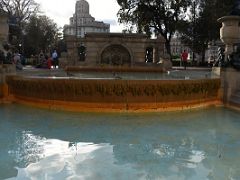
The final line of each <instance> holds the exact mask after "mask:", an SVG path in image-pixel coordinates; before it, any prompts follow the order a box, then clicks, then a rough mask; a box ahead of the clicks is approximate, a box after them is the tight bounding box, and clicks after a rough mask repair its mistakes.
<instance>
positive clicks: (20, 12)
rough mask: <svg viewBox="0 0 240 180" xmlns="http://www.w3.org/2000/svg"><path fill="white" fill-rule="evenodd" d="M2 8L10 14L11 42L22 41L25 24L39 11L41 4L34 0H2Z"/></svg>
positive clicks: (0, 7) (17, 42)
mask: <svg viewBox="0 0 240 180" xmlns="http://www.w3.org/2000/svg"><path fill="white" fill-rule="evenodd" d="M0 9H1V10H3V11H5V12H7V13H8V15H9V32H10V38H9V39H10V41H11V42H10V43H13V44H15V45H16V44H19V43H22V39H23V28H24V24H25V23H26V21H27V20H28V19H29V18H30V16H31V15H32V14H35V13H37V12H38V10H39V4H37V3H36V2H35V1H34V0H0ZM14 37H16V38H14Z"/></svg>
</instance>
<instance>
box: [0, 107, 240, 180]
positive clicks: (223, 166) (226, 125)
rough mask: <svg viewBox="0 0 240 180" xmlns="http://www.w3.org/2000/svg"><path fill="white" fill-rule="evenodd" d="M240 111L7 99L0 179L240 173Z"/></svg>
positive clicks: (0, 114) (1, 118) (0, 111)
mask: <svg viewBox="0 0 240 180" xmlns="http://www.w3.org/2000/svg"><path fill="white" fill-rule="evenodd" d="M239 137H240V113H239V112H238V111H233V110H229V109H225V108H208V109H201V110H194V111H193V110H192V111H184V112H172V113H135V114H134V113H121V114H115V113H110V114H109V113H68V112H67V113H66V112H54V111H47V110H42V109H35V108H31V107H25V106H19V105H0V142H1V143H0V167H1V168H0V179H8V178H10V179H57V180H59V179H67V178H69V179H94V180H95V179H104V180H105V179H123V180H126V179H168V180H169V179H170V180H172V179H173V180H175V179H178V180H179V179H180V180H181V179H194V180H195V179H200V180H202V179H240V170H239V167H240V140H239Z"/></svg>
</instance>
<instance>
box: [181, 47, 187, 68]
mask: <svg viewBox="0 0 240 180" xmlns="http://www.w3.org/2000/svg"><path fill="white" fill-rule="evenodd" d="M187 59H188V53H187V51H186V50H184V51H183V52H182V54H181V60H182V62H183V66H184V69H185V70H186V69H187Z"/></svg>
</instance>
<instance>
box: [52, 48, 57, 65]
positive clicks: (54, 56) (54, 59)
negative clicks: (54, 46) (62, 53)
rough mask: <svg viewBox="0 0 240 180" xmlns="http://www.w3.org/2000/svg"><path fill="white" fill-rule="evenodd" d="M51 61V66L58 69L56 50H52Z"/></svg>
mask: <svg viewBox="0 0 240 180" xmlns="http://www.w3.org/2000/svg"><path fill="white" fill-rule="evenodd" d="M52 61H53V66H54V67H55V68H58V54H57V51H56V50H54V51H53V53H52Z"/></svg>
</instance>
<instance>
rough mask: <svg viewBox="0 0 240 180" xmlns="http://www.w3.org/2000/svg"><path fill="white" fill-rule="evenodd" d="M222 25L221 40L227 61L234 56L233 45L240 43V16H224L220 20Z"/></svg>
mask: <svg viewBox="0 0 240 180" xmlns="http://www.w3.org/2000/svg"><path fill="white" fill-rule="evenodd" d="M218 22H220V23H222V28H221V29H220V39H221V40H222V42H223V43H224V44H225V45H226V46H225V60H227V57H228V55H229V54H232V53H233V51H234V49H233V45H234V44H236V43H239V42H240V27H239V22H240V16H224V17H222V18H219V19H218Z"/></svg>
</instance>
